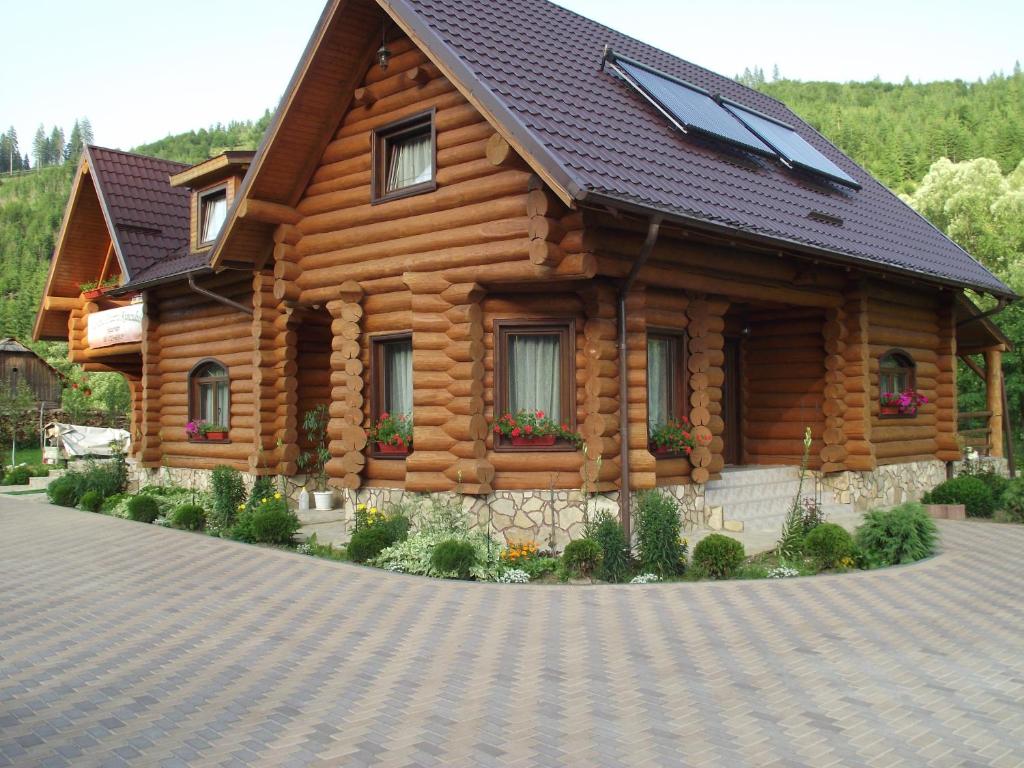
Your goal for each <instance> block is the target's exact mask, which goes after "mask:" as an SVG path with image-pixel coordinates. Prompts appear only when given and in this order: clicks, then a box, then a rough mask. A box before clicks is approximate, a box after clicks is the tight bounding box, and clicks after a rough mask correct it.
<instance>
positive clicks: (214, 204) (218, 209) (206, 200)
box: [199, 189, 228, 245]
mask: <svg viewBox="0 0 1024 768" xmlns="http://www.w3.org/2000/svg"><path fill="white" fill-rule="evenodd" d="M227 218H228V192H227V190H226V189H218V190H214V191H212V192H206V193H204V194H203V195H201V196H200V198H199V223H200V227H199V243H200V245H205V244H206V243H212V242H213V241H214V240H216V239H217V235H219V234H220V230H221V227H223V226H224V222H225V221H226V220H227Z"/></svg>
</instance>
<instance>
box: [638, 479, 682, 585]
mask: <svg viewBox="0 0 1024 768" xmlns="http://www.w3.org/2000/svg"><path fill="white" fill-rule="evenodd" d="M681 530H682V528H681V524H680V521H679V503H678V502H677V501H676V500H675V499H673V498H672V497H671V496H669V495H667V494H664V493H662V492H660V491H644V492H643V493H641V494H640V497H639V499H638V500H637V524H636V541H637V549H638V551H639V554H640V570H641V572H643V573H654V574H657V575H658V576H660V577H661V578H663V579H664V578H666V577H668V576H674V575H676V574H679V573H682V572H683V571H684V570H685V569H686V549H685V548H684V546H683V540H682V536H681Z"/></svg>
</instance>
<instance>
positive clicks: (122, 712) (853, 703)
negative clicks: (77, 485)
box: [0, 498, 1024, 768]
mask: <svg viewBox="0 0 1024 768" xmlns="http://www.w3.org/2000/svg"><path fill="white" fill-rule="evenodd" d="M941 526H942V533H943V541H944V548H945V550H944V552H943V554H941V555H940V556H939V557H937V558H935V559H933V560H930V561H928V562H925V563H921V564H918V565H914V566H910V567H907V568H899V569H893V570H889V571H886V572H877V573H864V574H854V575H844V576H836V577H819V578H813V579H795V580H789V581H784V582H746V583H736V582H733V583H723V584H699V585H696V584H678V585H652V586H647V587H639V586H623V587H561V586H534V587H529V586H516V585H473V584H459V583H452V582H440V581H431V580H426V579H418V578H413V577H405V576H401V575H393V574H388V573H383V572H380V571H373V570H368V569H362V568H359V567H356V566H349V565H346V564H334V563H328V562H324V561H318V560H313V559H309V558H304V557H300V556H297V555H293V554H290V553H285V552H273V551H269V550H263V549H257V548H253V547H248V546H245V545H240V544H235V543H231V542H224V541H219V540H216V539H212V538H207V537H204V536H199V535H195V534H187V533H182V532H177V531H170V530H165V529H161V528H158V527H154V526H146V525H141V524H137V523H130V522H126V521H121V520H115V519H111V518H107V517H103V516H99V515H90V514H88V513H83V512H76V511H73V510H62V509H56V508H53V507H50V506H48V505H45V504H42V503H39V502H38V501H28V500H25V499H19V500H12V499H10V498H0V765H4V766H6V765H12V766H36V765H38V766H75V768H78V767H79V766H92V765H104V766H120V765H143V766H191V765H224V766H243V765H244V766H249V765H285V766H298V765H316V766H364V765H381V766H384V765H387V766H391V765H394V766H474V765H495V766H535V765H544V766H547V765H552V766H559V765H563V766H603V765H616V766H618V765H635V766H656V765H666V766H678V765H701V766H703V765H710V766H728V767H729V768H733V767H735V766H748V765H749V766H780V767H781V766H786V767H787V768H788V767H789V766H814V768H821V767H822V766H830V765H844V766H854V765H874V766H886V768H889V767H890V766H923V765H927V766H958V765H959V766H1016V765H1021V764H1024V639H1022V638H1024V609H1022V601H1021V568H1020V563H1021V553H1022V552H1024V527H1011V526H1003V525H995V524H985V523H976V522H975V523H972V522H969V523H954V522H944V523H941Z"/></svg>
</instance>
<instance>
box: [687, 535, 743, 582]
mask: <svg viewBox="0 0 1024 768" xmlns="http://www.w3.org/2000/svg"><path fill="white" fill-rule="evenodd" d="M745 557H746V553H745V552H744V550H743V545H742V544H741V543H740V542H738V541H736V539H733V538H730V537H728V536H725V535H723V534H721V533H711V534H708V535H707V536H705V537H704V538H703V539H701V540H700V541H698V542H697V546H696V547H694V548H693V567H694V568H695V569H697V572H698V573H700V574H701V575H702V576H708V577H710V578H712V579H728V578H729V577H731V576H733V575H734V574H735V573H736V571H737V570H739V567H740V566H741V565H743V559H744V558H745Z"/></svg>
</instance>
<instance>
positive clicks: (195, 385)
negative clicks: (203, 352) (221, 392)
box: [188, 357, 231, 443]
mask: <svg viewBox="0 0 1024 768" xmlns="http://www.w3.org/2000/svg"><path fill="white" fill-rule="evenodd" d="M209 363H213V364H215V365H219V366H220V367H221V368H223V369H224V375H223V376H204V377H201V378H199V377H197V376H196V375H195V374H196V371H198V370H199V369H200V368H202V367H203V366H204V365H207V364H209ZM218 381H223V382H224V384H225V385H226V386H227V390H228V404H227V411H228V412H227V413H226V414H225V416H226V417H227V418H226V419H225V420H224V422H223V424H224V426H225V427H227V428H228V431H229V433H230V430H231V370H230V369H229V368H228V367H227V366H226V365H224V363H222V362H221V361H220V360H218V359H217V358H215V357H204V358H203V359H202V360H200V361H199V362H197V363H196V364H195V365H193V366H192V367H191V368H190V369H189V372H188V420H189V421H198V420H199V419H200V418H202V417H201V416H199V413H198V411H199V385H200V384H203V383H205V382H218ZM214 423H217V422H216V420H215V421H214ZM189 442H190V443H230V442H231V439H230V438H225V439H223V440H206V439H203V440H195V439H193V438H191V437H190V438H189Z"/></svg>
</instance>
